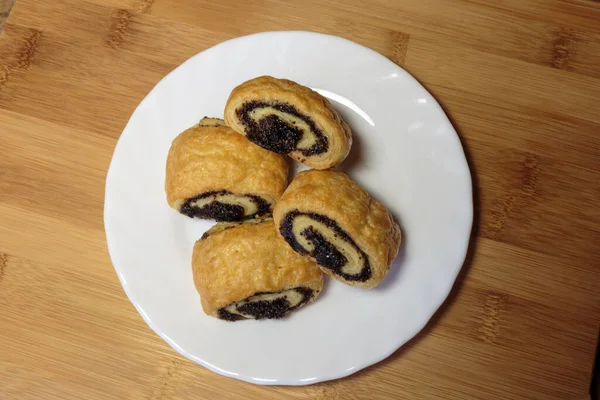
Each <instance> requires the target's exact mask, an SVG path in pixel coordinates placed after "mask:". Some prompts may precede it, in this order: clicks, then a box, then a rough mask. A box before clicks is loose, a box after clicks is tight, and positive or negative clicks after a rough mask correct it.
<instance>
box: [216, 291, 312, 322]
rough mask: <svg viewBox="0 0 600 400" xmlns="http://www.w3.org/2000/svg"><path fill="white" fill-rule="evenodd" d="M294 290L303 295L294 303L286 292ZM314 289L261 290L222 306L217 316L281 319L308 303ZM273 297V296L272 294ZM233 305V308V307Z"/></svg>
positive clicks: (231, 318) (227, 319)
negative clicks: (266, 297) (262, 298)
mask: <svg viewBox="0 0 600 400" xmlns="http://www.w3.org/2000/svg"><path fill="white" fill-rule="evenodd" d="M290 291H293V292H296V293H297V294H299V295H301V296H302V297H301V300H300V301H298V302H296V304H294V305H292V304H291V303H290V301H289V300H288V296H287V295H286V293H288V292H290ZM313 293H314V291H313V289H311V288H308V287H296V288H293V289H288V290H286V291H283V292H260V293H256V294H254V295H253V296H250V297H248V298H247V299H244V300H242V301H239V302H237V303H234V304H232V305H229V306H226V307H223V308H220V309H219V310H218V311H217V317H218V318H219V319H223V320H226V321H239V320H242V319H280V318H283V317H285V316H286V315H287V314H288V313H289V312H291V311H293V310H295V309H297V308H298V307H300V306H302V305H304V304H306V303H307V302H308V301H309V300H310V299H311V298H312V296H313ZM277 294H281V295H282V297H275V298H273V299H271V300H261V297H265V295H267V296H271V295H277ZM271 297H273V296H271ZM232 307H233V309H232Z"/></svg>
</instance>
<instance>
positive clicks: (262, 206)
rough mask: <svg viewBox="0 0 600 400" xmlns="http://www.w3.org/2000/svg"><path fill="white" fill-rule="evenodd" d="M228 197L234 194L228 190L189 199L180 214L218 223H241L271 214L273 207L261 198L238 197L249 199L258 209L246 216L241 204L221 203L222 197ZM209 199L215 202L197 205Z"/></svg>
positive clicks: (252, 196) (248, 195)
mask: <svg viewBox="0 0 600 400" xmlns="http://www.w3.org/2000/svg"><path fill="white" fill-rule="evenodd" d="M226 195H233V193H231V192H229V191H226V190H221V191H212V192H205V193H202V194H200V195H198V196H196V197H192V198H189V199H187V200H186V201H185V202H184V203H183V206H182V207H181V209H180V212H181V213H182V214H184V215H187V216H188V217H190V218H193V217H197V218H205V219H214V220H216V221H240V220H244V219H249V218H254V217H258V216H261V215H265V214H268V213H270V212H271V205H270V204H269V203H267V201H266V200H264V199H263V198H262V197H260V196H256V195H252V194H245V195H240V196H238V197H239V198H242V197H245V198H247V199H248V200H249V202H250V203H252V204H253V205H254V206H255V208H256V212H254V213H252V214H246V210H245V208H244V206H242V205H240V204H230V203H226V202H223V201H219V198H220V197H223V196H226ZM209 197H212V198H213V199H214V200H213V201H209V202H206V204H204V205H202V206H200V207H199V206H197V205H196V203H197V202H198V201H200V200H202V199H206V198H209Z"/></svg>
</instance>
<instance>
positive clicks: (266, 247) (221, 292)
mask: <svg viewBox="0 0 600 400" xmlns="http://www.w3.org/2000/svg"><path fill="white" fill-rule="evenodd" d="M192 269H193V275H194V283H195V285H196V289H197V290H198V293H199V294H200V299H201V303H202V309H203V310H204V312H205V313H206V314H208V315H215V312H217V311H218V310H219V309H220V308H222V307H225V306H227V305H229V304H231V303H233V302H237V301H241V300H243V299H246V298H248V297H250V296H252V295H254V294H256V293H263V292H280V291H283V290H286V289H290V288H294V287H298V286H304V287H309V288H311V289H313V290H314V291H315V293H316V294H318V292H320V291H321V289H322V287H323V275H322V273H321V270H320V269H319V267H318V266H317V265H316V264H315V263H314V262H312V261H310V260H308V259H306V258H304V257H302V256H300V255H298V254H296V253H295V252H294V251H293V250H292V249H291V248H290V247H289V246H288V245H287V244H286V243H285V241H284V240H283V239H281V238H280V237H279V236H278V235H277V231H276V229H275V225H274V223H273V220H272V219H270V218H269V219H264V220H254V221H249V222H245V223H219V224H217V225H215V227H213V228H211V229H210V230H209V231H207V232H206V234H205V235H204V239H200V240H198V241H197V242H196V244H195V245H194V251H193V256H192ZM315 297H316V295H315V296H314V297H313V299H314V298H315Z"/></svg>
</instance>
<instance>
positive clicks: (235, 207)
mask: <svg viewBox="0 0 600 400" xmlns="http://www.w3.org/2000/svg"><path fill="white" fill-rule="evenodd" d="M287 173H288V172H287V164H286V162H285V158H284V157H283V156H281V155H279V154H275V153H272V152H270V151H267V150H265V149H262V148H261V147H259V146H256V145H255V144H253V143H250V142H249V141H248V140H246V139H245V138H243V137H242V136H240V135H238V134H237V133H235V132H234V131H233V130H231V129H230V128H229V127H227V126H226V125H225V123H224V121H223V120H220V119H217V118H204V119H202V120H201V121H200V123H199V124H197V125H195V126H193V127H192V128H190V129H188V130H186V131H184V132H183V133H181V134H180V135H179V136H177V137H176V138H175V140H173V143H172V144H171V149H170V150H169V155H168V157H167V171H166V182H165V191H166V194H167V202H168V203H169V205H170V206H171V207H173V208H174V209H176V210H178V211H179V212H181V213H182V214H185V215H187V216H189V217H198V218H206V219H214V220H217V221H239V220H243V219H248V218H254V217H256V216H261V215H267V214H270V213H271V211H272V207H273V204H275V202H276V201H277V200H278V199H279V197H280V196H281V193H283V190H284V189H285V185H286V183H287Z"/></svg>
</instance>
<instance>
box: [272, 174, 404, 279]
mask: <svg viewBox="0 0 600 400" xmlns="http://www.w3.org/2000/svg"><path fill="white" fill-rule="evenodd" d="M293 211H300V212H302V213H315V214H321V215H324V216H326V217H328V218H330V219H332V220H334V221H335V222H336V223H337V224H338V225H339V226H340V227H341V228H342V229H343V230H344V231H346V232H347V233H348V235H349V236H350V237H351V238H352V239H353V240H354V241H355V243H356V244H357V245H358V247H359V248H360V249H361V250H362V251H364V252H365V253H366V254H367V256H368V258H369V262H370V266H371V269H372V276H371V278H370V279H369V280H367V281H365V282H348V281H345V283H348V284H350V285H356V286H363V287H367V288H371V287H374V286H376V285H377V284H379V283H380V282H381V281H382V280H383V278H384V277H385V275H386V274H387V272H388V270H389V268H390V266H391V264H392V262H393V261H394V259H395V258H396V256H397V254H398V251H399V247H400V242H401V234H400V227H399V225H398V224H397V223H396V221H394V218H393V217H392V215H391V214H390V213H389V212H388V210H387V209H386V208H385V207H384V206H383V204H381V203H380V202H378V201H376V200H375V199H373V198H372V197H371V196H370V195H369V194H368V193H367V192H366V191H365V190H364V189H363V188H361V187H360V186H359V185H358V184H357V183H356V182H354V181H353V180H352V179H350V178H349V177H348V176H347V175H346V174H344V173H342V172H336V171H316V170H310V171H304V172H301V173H300V174H298V175H297V176H296V177H295V178H294V180H293V181H292V182H291V183H290V185H289V186H288V188H287V189H286V191H285V192H284V193H283V195H282V197H281V199H280V200H279V202H278V203H277V204H276V205H275V208H274V210H273V218H274V220H275V225H276V226H277V227H280V225H281V223H282V220H283V219H284V218H285V216H286V215H287V214H288V213H290V212H293ZM278 232H279V229H278ZM322 269H323V272H325V273H327V274H328V275H330V276H332V277H333V278H335V279H339V277H338V276H337V275H336V274H334V273H332V272H331V271H330V270H328V269H327V268H322ZM340 280H342V279H340Z"/></svg>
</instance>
